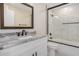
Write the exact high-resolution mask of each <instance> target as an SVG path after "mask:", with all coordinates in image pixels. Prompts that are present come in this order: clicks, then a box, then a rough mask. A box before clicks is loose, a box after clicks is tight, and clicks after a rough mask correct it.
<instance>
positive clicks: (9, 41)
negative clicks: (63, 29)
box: [0, 35, 46, 50]
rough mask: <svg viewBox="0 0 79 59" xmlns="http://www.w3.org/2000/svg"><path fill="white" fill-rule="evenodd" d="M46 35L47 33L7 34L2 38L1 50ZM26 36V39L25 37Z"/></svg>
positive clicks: (0, 41)
mask: <svg viewBox="0 0 79 59" xmlns="http://www.w3.org/2000/svg"><path fill="white" fill-rule="evenodd" d="M43 37H46V35H33V36H20V37H18V36H10V37H9V36H8V37H7V36H6V37H4V38H0V50H3V49H6V48H9V47H12V46H16V45H19V44H23V43H28V42H30V41H34V40H37V39H40V38H43ZM20 38H22V39H20ZM23 38H25V39H23Z"/></svg>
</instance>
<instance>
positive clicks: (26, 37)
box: [18, 36, 33, 40]
mask: <svg viewBox="0 0 79 59" xmlns="http://www.w3.org/2000/svg"><path fill="white" fill-rule="evenodd" d="M31 38H33V36H23V37H19V38H18V39H19V40H29V39H31Z"/></svg>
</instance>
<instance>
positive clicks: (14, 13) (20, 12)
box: [4, 3, 33, 27]
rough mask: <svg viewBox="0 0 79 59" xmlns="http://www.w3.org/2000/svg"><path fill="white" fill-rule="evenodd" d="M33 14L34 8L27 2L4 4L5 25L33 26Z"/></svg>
mask: <svg viewBox="0 0 79 59" xmlns="http://www.w3.org/2000/svg"><path fill="white" fill-rule="evenodd" d="M32 16H33V15H32V8H30V7H29V6H27V5H25V4H20V3H5V4H4V27H32Z"/></svg>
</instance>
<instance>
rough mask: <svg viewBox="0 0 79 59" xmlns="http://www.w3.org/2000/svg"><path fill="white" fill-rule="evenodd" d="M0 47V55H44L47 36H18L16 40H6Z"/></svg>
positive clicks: (45, 53)
mask: <svg viewBox="0 0 79 59" xmlns="http://www.w3.org/2000/svg"><path fill="white" fill-rule="evenodd" d="M11 38H12V37H11ZM11 38H9V39H11ZM13 38H16V37H13ZM23 38H24V39H23ZM25 38H26V39H25ZM12 40H13V39H12ZM0 47H1V44H0ZM2 47H3V48H2V49H1V50H0V56H46V55H47V37H46V36H33V37H31V36H30V37H28V36H27V37H19V38H18V40H13V41H10V42H9V41H8V42H7V43H5V44H3V46H2Z"/></svg>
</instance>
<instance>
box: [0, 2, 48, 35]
mask: <svg viewBox="0 0 79 59" xmlns="http://www.w3.org/2000/svg"><path fill="white" fill-rule="evenodd" d="M30 5H32V6H33V7H34V28H33V29H26V30H27V31H35V30H36V32H37V33H38V34H46V33H47V30H46V26H47V25H46V21H47V19H46V5H45V4H41V3H39V4H38V3H37V4H35V3H30ZM21 30H22V29H0V33H7V32H15V31H21Z"/></svg>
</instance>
